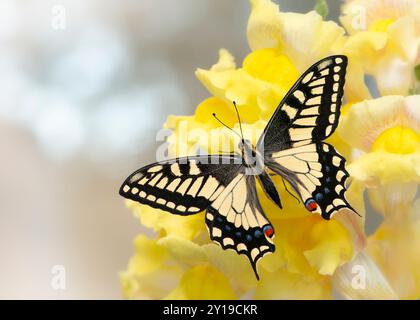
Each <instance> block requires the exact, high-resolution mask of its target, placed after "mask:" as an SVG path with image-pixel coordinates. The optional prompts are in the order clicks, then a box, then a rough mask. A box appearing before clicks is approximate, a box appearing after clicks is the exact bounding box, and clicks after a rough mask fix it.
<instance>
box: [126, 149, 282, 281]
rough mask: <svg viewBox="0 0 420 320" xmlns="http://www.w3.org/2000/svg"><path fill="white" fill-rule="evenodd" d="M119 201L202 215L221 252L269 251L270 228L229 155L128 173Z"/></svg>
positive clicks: (254, 254) (256, 254)
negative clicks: (204, 213)
mask: <svg viewBox="0 0 420 320" xmlns="http://www.w3.org/2000/svg"><path fill="white" fill-rule="evenodd" d="M120 195H122V196H123V197H125V198H128V199H131V200H134V201H137V202H140V203H142V204H146V205H149V206H151V207H154V208H158V209H162V210H165V211H168V212H170V213H174V214H179V215H191V214H195V213H198V212H201V211H203V210H206V225H207V228H208V231H209V234H210V238H211V239H212V240H213V241H215V242H217V243H219V244H220V245H221V246H222V247H223V248H224V249H228V248H229V249H233V250H235V251H237V252H238V253H239V254H244V255H246V256H247V257H248V258H249V260H250V262H251V264H252V267H253V269H254V271H255V274H256V276H257V278H258V273H257V270H256V264H257V261H258V259H260V258H261V257H262V256H263V255H265V254H267V253H269V252H273V251H274V244H273V240H272V239H273V237H274V229H273V227H272V226H271V224H270V223H269V221H268V219H267V218H266V217H265V215H264V213H263V211H262V208H261V205H260V202H259V200H258V197H257V193H256V185H255V177H253V176H247V175H245V168H244V167H243V165H242V159H240V158H238V157H234V156H231V157H230V156H204V157H189V158H179V159H174V160H170V161H167V162H161V163H154V164H151V165H149V166H146V167H144V168H141V169H140V170H137V171H136V172H134V173H133V174H131V175H130V176H129V177H128V178H127V179H126V181H125V182H124V183H123V184H122V186H121V188H120Z"/></svg>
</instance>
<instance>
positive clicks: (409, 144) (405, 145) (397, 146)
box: [372, 126, 420, 154]
mask: <svg viewBox="0 0 420 320" xmlns="http://www.w3.org/2000/svg"><path fill="white" fill-rule="evenodd" d="M372 151H385V152H389V153H398V154H409V153H415V152H420V134H418V133H417V132H415V131H414V130H413V129H411V128H404V127H401V126H397V127H393V128H390V129H387V130H385V131H384V132H382V133H381V134H380V135H379V136H378V138H376V140H375V142H374V143H373V145H372Z"/></svg>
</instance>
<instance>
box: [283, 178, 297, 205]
mask: <svg viewBox="0 0 420 320" xmlns="http://www.w3.org/2000/svg"><path fill="white" fill-rule="evenodd" d="M281 181H283V185H284V188H285V189H286V191H287V193H288V194H290V195H291V196H292V197H293V198H295V199H296V200H297V202H298V203H300V201H299V199H298V198H297V197H296V196H295V195H294V194H293V193H291V192H290V191H289V189H287V185H286V182H284V179H283V178H281Z"/></svg>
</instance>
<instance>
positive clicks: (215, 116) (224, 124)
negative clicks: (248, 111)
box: [213, 113, 241, 138]
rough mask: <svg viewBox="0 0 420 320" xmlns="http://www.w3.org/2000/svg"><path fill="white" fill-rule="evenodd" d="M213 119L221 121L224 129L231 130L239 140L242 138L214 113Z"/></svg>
mask: <svg viewBox="0 0 420 320" xmlns="http://www.w3.org/2000/svg"><path fill="white" fill-rule="evenodd" d="M213 117H214V118H215V119H216V120H217V121H219V122H220V123H221V124H222V125H223V126H224V127H226V128H228V129H229V130H231V131H232V132H233V133H235V134H236V135H237V136H238V137H239V138H241V136H240V135H239V134H238V133H237V132H236V131H235V130H233V129H232V128H231V127H229V126H228V125H227V124H226V123H224V122H223V121H222V120H220V119H219V118H218V117H217V115H216V114H215V113H213Z"/></svg>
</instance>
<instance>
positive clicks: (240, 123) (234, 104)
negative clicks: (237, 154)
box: [233, 101, 244, 140]
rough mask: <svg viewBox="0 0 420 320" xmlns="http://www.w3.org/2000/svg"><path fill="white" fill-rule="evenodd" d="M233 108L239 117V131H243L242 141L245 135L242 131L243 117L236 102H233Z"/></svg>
mask: <svg viewBox="0 0 420 320" xmlns="http://www.w3.org/2000/svg"><path fill="white" fill-rule="evenodd" d="M233 106H234V107H235V111H236V115H237V116H238V121H239V129H240V130H241V136H242V140H244V133H243V131H242V121H241V117H240V116H239V111H238V107H237V106H236V102H235V101H233Z"/></svg>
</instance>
